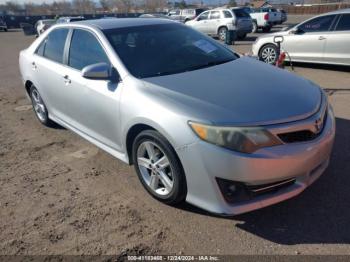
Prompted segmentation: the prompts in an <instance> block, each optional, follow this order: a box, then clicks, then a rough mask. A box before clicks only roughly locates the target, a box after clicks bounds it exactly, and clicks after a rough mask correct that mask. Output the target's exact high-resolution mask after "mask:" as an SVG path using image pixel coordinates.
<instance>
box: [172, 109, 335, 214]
mask: <svg viewBox="0 0 350 262" xmlns="http://www.w3.org/2000/svg"><path fill="white" fill-rule="evenodd" d="M328 110H329V112H328V117H327V120H326V123H325V125H324V129H323V131H322V133H321V134H320V136H318V137H317V138H316V139H314V140H312V141H309V142H301V143H292V144H285V145H281V146H274V147H269V148H264V149H261V150H258V151H256V152H255V153H253V154H242V153H237V152H234V151H231V150H227V149H224V148H221V147H218V146H215V145H212V144H209V143H206V142H204V141H197V142H195V143H193V144H191V145H188V146H186V147H182V148H181V150H177V153H178V155H179V158H180V160H181V162H182V164H183V167H184V170H185V173H186V180H187V187H188V194H187V198H186V200H187V202H189V203H191V204H193V205H195V206H198V207H200V208H203V209H205V210H207V211H210V212H213V213H218V214H222V215H236V214H241V213H245V212H248V211H252V210H255V209H259V208H262V207H266V206H269V205H272V204H275V203H278V202H281V201H283V200H286V199H289V198H291V197H293V196H296V195H298V194H299V193H301V192H302V191H303V190H304V189H305V188H306V187H308V186H309V185H310V184H312V183H313V182H314V181H315V180H316V179H317V178H318V177H320V175H321V174H322V173H323V172H324V170H325V169H326V167H327V166H328V163H329V158H330V154H331V150H332V146H333V141H334V136H335V120H334V115H333V112H332V110H331V109H328ZM216 178H223V179H227V180H232V181H237V182H242V183H244V184H246V185H261V184H268V183H273V182H276V181H281V180H285V179H290V178H295V183H294V184H293V185H291V186H288V187H285V188H282V189H279V190H278V191H276V192H273V193H267V194H264V195H261V196H258V197H255V198H254V199H251V200H248V201H243V202H239V203H235V204H231V203H228V202H227V201H226V200H225V199H224V197H223V194H222V192H221V190H220V188H219V186H218V184H217V181H216Z"/></svg>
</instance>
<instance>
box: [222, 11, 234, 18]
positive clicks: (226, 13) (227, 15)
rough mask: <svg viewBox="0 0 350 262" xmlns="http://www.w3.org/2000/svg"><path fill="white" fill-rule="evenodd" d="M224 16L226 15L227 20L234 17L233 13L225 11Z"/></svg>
mask: <svg viewBox="0 0 350 262" xmlns="http://www.w3.org/2000/svg"><path fill="white" fill-rule="evenodd" d="M223 14H224V17H225V18H231V17H232V14H231V12H230V11H227V10H226V11H223Z"/></svg>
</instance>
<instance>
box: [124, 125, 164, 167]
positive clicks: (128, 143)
mask: <svg viewBox="0 0 350 262" xmlns="http://www.w3.org/2000/svg"><path fill="white" fill-rule="evenodd" d="M145 130H155V131H157V132H159V131H158V130H157V129H155V128H154V127H153V126H151V125H148V124H141V123H139V124H134V125H133V126H131V127H130V128H129V129H128V131H127V134H126V140H125V147H126V153H127V155H128V159H129V164H130V165H132V164H133V160H132V144H133V142H134V140H135V138H136V137H137V135H138V134H140V133H141V132H142V131H145Z"/></svg>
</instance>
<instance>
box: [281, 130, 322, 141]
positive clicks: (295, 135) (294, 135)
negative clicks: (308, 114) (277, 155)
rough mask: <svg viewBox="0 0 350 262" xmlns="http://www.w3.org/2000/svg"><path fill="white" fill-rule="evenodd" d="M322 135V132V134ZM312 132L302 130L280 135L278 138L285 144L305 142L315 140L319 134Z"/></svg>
mask: <svg viewBox="0 0 350 262" xmlns="http://www.w3.org/2000/svg"><path fill="white" fill-rule="evenodd" d="M320 133H321V132H320ZM320 133H318V134H316V133H314V132H311V131H310V130H302V131H296V132H290V133H284V134H279V135H278V137H279V138H280V139H281V140H282V141H283V142H284V143H296V142H305V141H310V140H313V139H315V138H316V137H318V136H319V134H320Z"/></svg>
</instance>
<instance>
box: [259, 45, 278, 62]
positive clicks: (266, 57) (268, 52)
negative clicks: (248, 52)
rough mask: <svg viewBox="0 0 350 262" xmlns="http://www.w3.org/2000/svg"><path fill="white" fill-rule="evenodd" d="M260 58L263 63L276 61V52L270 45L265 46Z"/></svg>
mask: <svg viewBox="0 0 350 262" xmlns="http://www.w3.org/2000/svg"><path fill="white" fill-rule="evenodd" d="M261 58H262V60H263V61H264V62H265V63H268V64H274V63H275V62H276V58H277V53H276V50H275V49H274V48H272V47H266V48H264V49H263V51H262V52H261Z"/></svg>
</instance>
